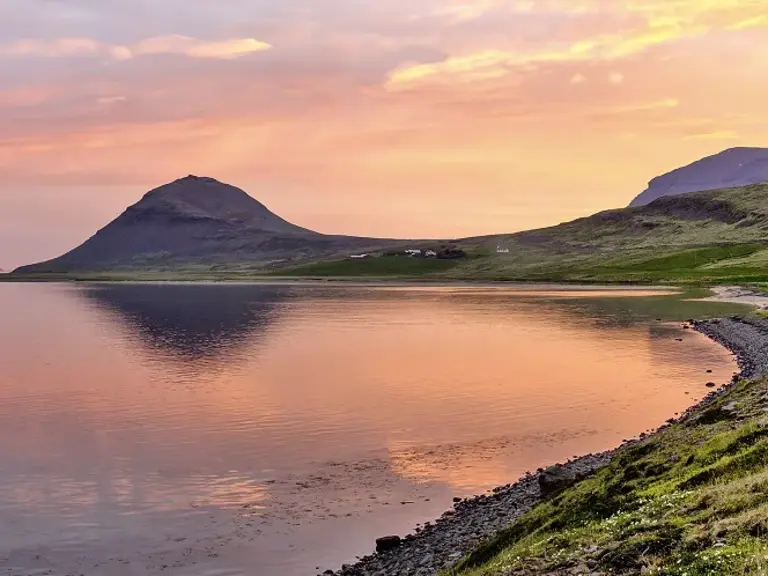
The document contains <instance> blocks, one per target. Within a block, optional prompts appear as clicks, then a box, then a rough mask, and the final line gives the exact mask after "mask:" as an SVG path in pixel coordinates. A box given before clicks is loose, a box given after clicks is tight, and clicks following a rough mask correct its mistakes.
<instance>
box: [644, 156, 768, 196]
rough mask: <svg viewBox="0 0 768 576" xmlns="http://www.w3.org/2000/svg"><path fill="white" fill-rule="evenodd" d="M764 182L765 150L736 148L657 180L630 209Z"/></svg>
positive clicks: (766, 171)
mask: <svg viewBox="0 0 768 576" xmlns="http://www.w3.org/2000/svg"><path fill="white" fill-rule="evenodd" d="M765 181H768V148H758V147H748V146H738V147H734V148H728V149H726V150H723V151H722V152H718V153H717V154H713V155H712V156H706V157H704V158H701V159H700V160H697V161H695V162H692V163H691V164H688V165H687V166H682V167H680V168H677V169H675V170H672V171H671V172H667V173H666V174H663V175H661V176H657V177H656V178H654V179H653V180H651V181H650V182H649V183H648V188H647V189H646V190H645V191H644V192H643V193H642V194H640V195H639V196H637V197H636V198H635V199H634V200H632V202H631V203H630V206H643V205H645V204H649V203H651V202H653V201H654V200H656V199H658V198H661V197H663V196H677V195H678V194H687V193H688V192H700V191H704V190H716V189H718V188H736V187H739V186H748V185H749V184H757V183H759V182H765Z"/></svg>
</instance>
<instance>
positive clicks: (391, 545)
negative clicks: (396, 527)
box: [376, 536, 402, 552]
mask: <svg viewBox="0 0 768 576" xmlns="http://www.w3.org/2000/svg"><path fill="white" fill-rule="evenodd" d="M401 543H402V540H401V539H400V536H382V537H381V538H376V552H386V551H388V550H394V549H395V548H398V547H399V546H400V544H401Z"/></svg>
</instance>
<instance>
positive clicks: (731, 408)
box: [720, 402, 739, 414]
mask: <svg viewBox="0 0 768 576" xmlns="http://www.w3.org/2000/svg"><path fill="white" fill-rule="evenodd" d="M738 406H739V405H738V404H737V403H736V402H729V403H728V404H726V405H725V406H722V407H721V408H720V410H722V411H723V412H725V413H726V414H733V413H734V412H736V408H738Z"/></svg>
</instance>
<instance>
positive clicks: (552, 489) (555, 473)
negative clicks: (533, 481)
mask: <svg viewBox="0 0 768 576" xmlns="http://www.w3.org/2000/svg"><path fill="white" fill-rule="evenodd" d="M575 482H576V474H575V473H574V472H573V470H571V469H569V468H566V467H565V466H562V465H560V464H555V465H554V466H550V467H549V468H547V469H546V470H544V471H543V472H542V473H541V474H539V490H540V492H541V495H542V496H543V497H544V498H546V497H548V496H552V495H554V494H558V493H560V492H562V491H563V490H565V489H566V488H568V487H569V486H571V485H573V484H574V483H575Z"/></svg>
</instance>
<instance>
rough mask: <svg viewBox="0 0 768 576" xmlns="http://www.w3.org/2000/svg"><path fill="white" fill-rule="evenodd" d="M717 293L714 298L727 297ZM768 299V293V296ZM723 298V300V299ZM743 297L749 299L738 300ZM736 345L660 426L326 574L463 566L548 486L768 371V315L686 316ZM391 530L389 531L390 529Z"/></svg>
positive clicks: (466, 502)
mask: <svg viewBox="0 0 768 576" xmlns="http://www.w3.org/2000/svg"><path fill="white" fill-rule="evenodd" d="M720 297H722V295H721V294H715V295H714V296H713V297H712V298H713V299H714V298H720ZM766 300H768V298H766ZM720 301H723V300H720ZM738 303H742V304H743V303H749V302H745V301H744V300H738ZM686 325H687V326H689V327H690V328H693V329H695V330H696V331H698V332H700V333H702V334H704V335H705V336H707V337H708V338H709V339H711V340H712V341H714V342H716V343H718V344H720V345H721V346H723V347H724V348H726V349H727V350H729V351H731V352H732V353H733V354H734V355H735V357H736V361H737V363H738V367H739V372H738V373H737V374H735V375H734V376H733V377H732V378H731V380H730V381H729V382H727V383H725V384H722V385H721V386H720V387H718V388H716V389H713V390H712V391H711V392H710V393H709V394H707V395H706V396H705V397H704V398H702V399H701V400H700V401H699V402H697V403H696V404H694V405H692V406H690V407H689V408H688V409H686V410H685V411H684V412H682V413H681V414H680V415H679V416H677V417H673V418H670V419H668V420H667V421H666V422H665V423H664V424H662V425H661V426H659V427H658V428H657V429H656V430H654V431H653V432H650V433H648V434H646V433H642V434H640V435H639V436H638V437H636V438H632V439H629V440H626V441H625V442H623V443H622V444H621V445H619V446H617V447H615V448H613V449H610V450H606V451H605V452H600V453H596V454H586V455H584V456H581V457H579V458H575V459H570V460H567V461H566V462H563V463H558V464H554V465H552V466H550V467H548V468H546V469H539V470H537V471H536V472H535V473H527V474H526V475H524V476H522V477H521V478H519V479H518V480H517V481H515V482H513V483H511V484H506V485H504V486H499V487H496V488H494V489H493V490H492V491H491V493H490V494H487V495H477V496H474V497H470V498H466V499H463V500H460V501H458V502H455V504H454V507H453V509H450V510H447V511H446V512H445V513H444V514H443V515H442V516H441V517H440V518H438V519H437V520H435V521H434V522H431V523H426V524H425V526H424V527H423V528H422V529H417V530H416V532H414V533H412V534H409V535H407V536H405V537H404V538H403V539H402V540H401V541H400V543H399V545H397V546H396V547H393V548H392V549H391V550H388V551H384V552H377V553H374V554H371V555H368V556H365V557H363V558H361V559H360V560H359V561H358V562H356V563H355V564H350V565H343V566H342V567H341V569H339V570H337V571H335V572H334V571H332V570H326V571H325V572H324V573H323V574H324V575H325V576H374V575H375V576H384V575H386V576H434V575H435V574H438V573H439V572H440V571H442V570H446V569H450V568H451V567H452V566H456V565H457V564H458V563H460V562H461V560H462V559H463V558H465V557H466V556H467V555H468V554H470V553H471V552H472V551H473V550H474V549H476V548H477V546H478V545H479V544H481V543H483V542H487V541H488V540H490V539H491V538H493V537H494V536H495V535H496V534H497V533H498V532H499V530H501V529H503V528H506V527H508V526H509V525H510V524H512V523H514V522H515V521H516V520H518V519H519V518H520V517H521V516H523V515H524V514H525V513H527V512H529V511H530V510H531V509H533V508H534V507H535V506H536V505H537V504H539V503H540V502H543V501H545V500H546V499H547V492H550V491H551V490H552V491H554V490H557V491H558V492H559V491H560V490H561V489H563V488H567V487H569V486H571V485H573V484H576V483H577V482H578V481H580V480H582V479H583V478H585V477H588V476H590V475H591V474H593V473H594V472H596V471H597V470H599V469H600V468H602V467H603V466H606V465H607V464H609V463H611V462H612V461H613V460H614V458H615V457H616V456H618V455H619V454H621V453H623V452H624V451H625V450H626V449H627V448H629V447H631V446H634V445H636V444H638V443H640V442H645V441H647V440H649V439H651V438H653V437H655V436H656V435H658V434H659V433H660V432H661V431H663V430H665V429H667V428H669V427H670V426H672V425H673V424H676V423H679V422H687V421H689V420H691V419H693V418H695V417H696V416H698V415H699V414H700V413H701V412H703V411H704V410H705V409H706V408H708V407H709V406H710V405H711V404H712V403H713V402H715V401H717V400H718V399H719V398H720V397H721V396H722V395H724V394H726V393H727V392H728V391H729V390H730V389H731V388H732V387H733V386H734V385H735V384H737V383H739V382H741V381H742V380H750V379H753V378H756V377H758V376H760V375H763V374H766V373H768V320H763V319H759V318H751V317H741V316H733V317H730V318H722V319H715V320H692V321H690V322H688V323H687V324H686ZM382 537H384V535H382Z"/></svg>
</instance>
